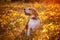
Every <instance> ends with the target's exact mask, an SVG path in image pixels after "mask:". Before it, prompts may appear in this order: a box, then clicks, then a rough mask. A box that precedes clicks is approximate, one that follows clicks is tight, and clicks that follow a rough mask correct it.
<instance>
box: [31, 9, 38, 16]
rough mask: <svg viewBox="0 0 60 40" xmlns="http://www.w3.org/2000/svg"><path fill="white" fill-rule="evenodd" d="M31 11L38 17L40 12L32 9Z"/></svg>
mask: <svg viewBox="0 0 60 40" xmlns="http://www.w3.org/2000/svg"><path fill="white" fill-rule="evenodd" d="M31 10H32V11H33V14H34V15H35V16H38V12H37V10H36V9H33V8H31Z"/></svg>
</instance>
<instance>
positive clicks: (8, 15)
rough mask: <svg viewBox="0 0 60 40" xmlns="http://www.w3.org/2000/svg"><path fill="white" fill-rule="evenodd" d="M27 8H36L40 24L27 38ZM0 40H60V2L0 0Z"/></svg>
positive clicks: (59, 0)
mask: <svg viewBox="0 0 60 40" xmlns="http://www.w3.org/2000/svg"><path fill="white" fill-rule="evenodd" d="M27 7H33V8H36V11H38V14H39V18H40V21H41V24H42V26H41V27H42V30H41V28H39V29H38V30H36V32H34V33H31V35H30V36H29V37H27V36H26V34H25V33H24V31H23V30H24V28H25V25H26V24H27V22H28V20H29V17H28V16H26V15H25V14H24V10H23V9H24V8H27ZM21 31H22V32H21ZM0 40H60V0H0Z"/></svg>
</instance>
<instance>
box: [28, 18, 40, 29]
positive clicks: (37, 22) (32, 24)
mask: <svg viewBox="0 0 60 40" xmlns="http://www.w3.org/2000/svg"><path fill="white" fill-rule="evenodd" d="M39 25H40V20H39V19H36V20H34V19H30V21H29V23H28V27H30V28H32V29H34V28H35V27H37V26H39Z"/></svg>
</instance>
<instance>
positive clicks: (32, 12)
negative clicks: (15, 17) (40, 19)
mask: <svg viewBox="0 0 60 40" xmlns="http://www.w3.org/2000/svg"><path fill="white" fill-rule="evenodd" d="M24 12H25V14H26V15H35V16H37V15H38V13H37V11H36V9H35V8H25V9H24Z"/></svg>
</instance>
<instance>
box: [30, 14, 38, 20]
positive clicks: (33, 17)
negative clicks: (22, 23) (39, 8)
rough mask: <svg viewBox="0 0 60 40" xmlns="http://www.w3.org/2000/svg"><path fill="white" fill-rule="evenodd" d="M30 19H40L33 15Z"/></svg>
mask: <svg viewBox="0 0 60 40" xmlns="http://www.w3.org/2000/svg"><path fill="white" fill-rule="evenodd" d="M30 18H31V19H34V20H36V19H38V16H35V15H31V16H30Z"/></svg>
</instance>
